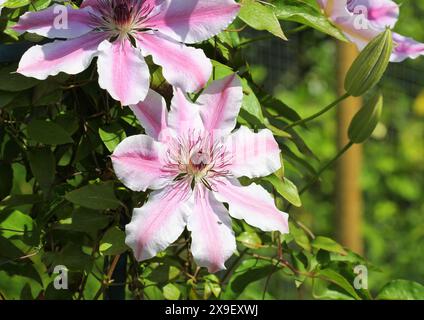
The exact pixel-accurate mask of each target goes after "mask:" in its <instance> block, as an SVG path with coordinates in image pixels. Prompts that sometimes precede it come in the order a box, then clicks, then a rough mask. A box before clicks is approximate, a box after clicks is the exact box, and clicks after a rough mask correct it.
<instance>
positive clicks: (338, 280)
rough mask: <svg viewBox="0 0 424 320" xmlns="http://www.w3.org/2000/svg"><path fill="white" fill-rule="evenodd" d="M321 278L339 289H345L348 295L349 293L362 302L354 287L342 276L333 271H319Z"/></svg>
mask: <svg viewBox="0 0 424 320" xmlns="http://www.w3.org/2000/svg"><path fill="white" fill-rule="evenodd" d="M317 274H318V275H319V276H321V277H323V278H324V279H325V280H328V281H330V282H332V283H334V284H336V285H338V286H339V287H341V288H343V289H344V290H345V291H346V292H347V293H349V294H350V295H351V296H352V297H354V298H355V299H357V300H361V297H360V296H359V295H358V294H357V293H356V291H355V289H354V288H353V286H352V285H351V284H350V283H349V281H347V279H346V278H345V277H343V276H342V275H341V274H339V273H337V272H336V271H334V270H332V269H323V270H319V271H318V273H317Z"/></svg>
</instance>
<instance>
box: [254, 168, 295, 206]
mask: <svg viewBox="0 0 424 320" xmlns="http://www.w3.org/2000/svg"><path fill="white" fill-rule="evenodd" d="M262 180H264V181H267V182H269V183H271V184H272V185H273V186H274V188H275V191H277V192H278V193H279V194H280V195H281V196H282V197H283V198H284V199H286V200H287V201H288V202H290V203H291V204H292V205H294V206H296V207H301V206H302V201H301V200H300V196H299V193H298V191H297V187H296V186H295V184H294V183H293V182H291V181H290V180H289V179H287V178H283V179H280V178H279V177H277V176H276V175H275V174H271V175H269V176H267V177H264V178H262Z"/></svg>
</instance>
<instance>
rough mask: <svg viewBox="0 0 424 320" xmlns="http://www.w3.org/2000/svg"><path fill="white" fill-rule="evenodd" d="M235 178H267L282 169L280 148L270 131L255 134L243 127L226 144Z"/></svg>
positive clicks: (265, 130) (230, 167)
mask: <svg viewBox="0 0 424 320" xmlns="http://www.w3.org/2000/svg"><path fill="white" fill-rule="evenodd" d="M225 149H226V151H227V152H228V156H229V158H230V159H231V161H230V165H229V167H228V169H229V170H230V171H231V173H232V174H233V175H234V176H235V177H242V176H246V177H249V178H257V177H265V176H267V175H270V174H271V173H273V172H275V171H277V170H278V169H280V168H281V161H280V148H279V147H278V143H277V142H276V141H275V139H274V136H273V135H272V132H271V131H269V130H268V129H264V130H260V131H259V132H258V133H254V132H253V131H251V130H250V129H249V128H247V127H244V126H241V127H240V129H238V130H237V131H235V132H234V133H232V134H231V135H230V136H229V138H228V140H227V141H226V143H225Z"/></svg>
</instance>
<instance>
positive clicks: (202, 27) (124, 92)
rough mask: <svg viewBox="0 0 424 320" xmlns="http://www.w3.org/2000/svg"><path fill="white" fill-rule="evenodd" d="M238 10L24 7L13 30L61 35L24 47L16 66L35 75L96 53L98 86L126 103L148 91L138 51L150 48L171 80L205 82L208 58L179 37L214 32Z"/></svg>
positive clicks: (183, 0)
mask: <svg viewBox="0 0 424 320" xmlns="http://www.w3.org/2000/svg"><path fill="white" fill-rule="evenodd" d="M238 11H239V5H238V4H237V3H235V2H234V1H233V0H144V1H141V0H84V1H83V3H82V5H81V8H80V9H74V8H72V7H71V6H66V7H65V6H61V5H54V6H52V7H49V8H47V9H45V10H43V11H39V12H28V13H26V14H24V15H23V16H22V17H21V18H20V20H19V22H18V24H17V25H16V26H15V27H14V30H16V31H18V32H32V33H37V34H39V35H42V36H45V37H49V38H54V39H65V41H63V40H56V41H54V42H52V43H49V44H46V45H43V46H40V45H36V46H34V47H32V48H30V49H29V50H28V51H27V52H26V53H25V54H24V55H23V57H22V59H21V61H20V64H19V68H18V72H19V73H21V74H23V75H25V76H29V77H34V78H37V79H40V80H43V79H46V78H47V77H48V76H49V75H56V74H58V73H59V72H66V73H68V74H77V73H79V72H81V71H83V70H85V69H86V68H87V67H88V66H89V65H90V63H91V61H92V59H93V58H94V57H95V56H97V57H98V60H97V68H98V73H99V84H100V87H101V88H103V89H106V90H107V91H108V92H109V93H110V95H111V96H112V97H113V98H114V99H116V100H119V101H120V102H121V104H122V105H130V104H137V103H138V102H140V101H142V100H143V99H144V98H145V97H146V95H147V93H148V90H149V83H150V75H149V69H148V66H147V64H146V62H145V61H144V56H148V55H151V56H152V58H153V62H155V63H156V64H158V65H160V66H162V68H163V75H164V77H165V79H166V80H167V81H168V82H169V83H170V84H171V85H173V86H177V87H180V88H181V89H183V90H184V91H186V92H194V91H197V90H198V89H200V88H202V87H203V86H204V85H205V84H206V83H207V81H208V79H209V77H210V75H211V71H212V65H211V62H210V60H209V59H207V57H206V56H205V54H204V53H203V51H202V50H200V49H195V48H193V47H187V46H185V45H184V43H188V44H191V43H196V42H201V41H203V40H206V39H208V38H210V37H212V36H214V35H216V34H218V33H219V32H221V31H222V30H223V29H224V28H226V27H227V26H228V25H229V24H230V23H231V22H232V21H233V20H234V18H235V17H236V15H237V13H238Z"/></svg>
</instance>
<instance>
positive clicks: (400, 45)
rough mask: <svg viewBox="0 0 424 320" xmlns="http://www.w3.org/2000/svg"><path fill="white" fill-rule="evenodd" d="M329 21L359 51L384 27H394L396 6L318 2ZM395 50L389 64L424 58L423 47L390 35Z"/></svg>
mask: <svg viewBox="0 0 424 320" xmlns="http://www.w3.org/2000/svg"><path fill="white" fill-rule="evenodd" d="M317 1H318V3H319V5H320V6H321V8H322V9H323V10H324V12H325V14H326V15H327V16H328V17H329V19H330V20H331V21H332V22H333V23H334V25H336V26H337V27H338V28H340V30H341V31H342V32H343V34H344V35H345V36H346V37H347V38H348V40H350V41H352V42H353V43H355V44H356V46H357V47H358V48H359V50H362V49H363V48H364V47H365V46H366V45H367V44H368V43H369V42H370V41H371V40H372V39H373V38H375V37H376V36H377V35H378V34H379V33H381V32H383V31H384V30H385V29H386V28H387V27H389V28H394V27H395V25H396V23H397V21H398V18H399V6H398V5H397V4H396V3H395V2H393V1H391V0H317ZM393 41H394V44H395V47H394V49H393V53H392V56H391V58H390V61H392V62H401V61H403V60H405V59H407V58H412V59H415V58H417V57H419V56H420V55H424V44H423V43H419V42H417V41H415V40H414V39H412V38H407V37H404V36H402V35H400V34H397V33H393Z"/></svg>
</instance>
